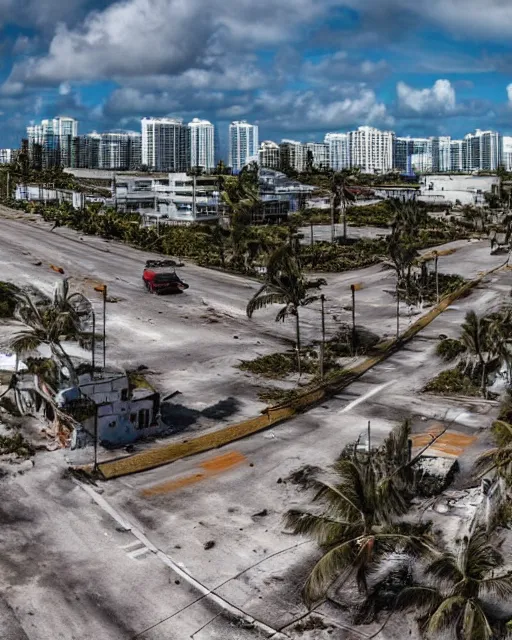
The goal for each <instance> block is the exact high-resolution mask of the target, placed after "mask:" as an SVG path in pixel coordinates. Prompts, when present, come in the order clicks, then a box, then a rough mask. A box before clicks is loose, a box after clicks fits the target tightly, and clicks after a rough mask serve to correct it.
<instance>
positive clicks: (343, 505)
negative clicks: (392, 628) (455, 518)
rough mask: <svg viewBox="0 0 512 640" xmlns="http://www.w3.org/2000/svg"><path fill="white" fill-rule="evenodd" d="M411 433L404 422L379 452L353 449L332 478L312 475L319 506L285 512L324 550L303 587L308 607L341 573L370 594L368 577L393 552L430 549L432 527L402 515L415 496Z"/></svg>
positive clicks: (290, 523)
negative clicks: (409, 445) (416, 522)
mask: <svg viewBox="0 0 512 640" xmlns="http://www.w3.org/2000/svg"><path fill="white" fill-rule="evenodd" d="M409 436H410V427H409V424H408V423H407V422H405V423H403V424H402V425H400V427H398V428H396V429H395V430H394V431H392V432H391V434H390V435H389V436H388V437H387V438H386V440H385V441H384V443H383V445H382V447H380V448H379V449H378V450H377V451H372V452H371V453H368V452H363V451H359V450H358V449H357V448H354V450H353V452H352V453H351V455H349V456H343V455H342V456H340V457H339V458H338V459H337V461H336V462H335V464H334V465H333V468H332V472H333V474H334V476H335V477H334V478H333V480H329V481H324V480H320V479H318V478H316V479H313V480H312V483H313V486H314V489H315V493H316V495H315V498H314V501H315V502H317V503H318V505H319V507H320V508H315V509H314V511H313V512H308V511H299V510H296V509H291V510H289V511H288V513H287V514H286V525H287V527H288V528H289V529H290V530H291V531H292V533H294V534H295V535H302V536H304V535H306V536H309V537H310V538H312V539H313V540H315V541H316V542H317V543H318V545H319V547H320V549H321V551H322V557H321V558H320V560H319V561H318V562H317V564H316V565H315V566H314V568H313V570H312V572H311V574H310V576H309V578H308V580H307V582H306V584H305V586H304V590H303V595H304V599H305V601H306V603H307V604H308V605H309V606H311V605H312V604H314V603H315V602H317V601H318V600H320V599H321V598H323V597H325V594H326V592H327V589H328V588H329V586H330V585H331V584H332V583H333V582H334V581H335V580H336V579H337V578H339V577H342V578H343V579H344V581H346V580H347V579H348V578H349V577H354V578H355V581H356V583H357V586H358V588H359V590H360V591H361V592H362V593H363V594H365V595H366V596H368V595H370V590H369V584H368V578H369V576H370V575H371V574H372V573H373V572H374V571H375V570H376V569H377V568H378V567H379V566H380V564H381V563H382V562H383V561H384V559H385V558H386V557H387V556H388V554H390V553H392V552H398V551H399V552H401V553H404V554H408V555H411V556H416V557H418V556H421V555H424V554H427V553H429V552H430V550H431V541H430V537H429V535H428V528H429V526H428V525H412V524H409V523H405V522H403V521H402V520H401V518H402V517H403V516H404V515H405V514H406V513H407V511H408V509H409V502H410V498H411V492H410V487H411V480H412V473H413V472H412V461H411V460H410V457H409V447H408V440H409Z"/></svg>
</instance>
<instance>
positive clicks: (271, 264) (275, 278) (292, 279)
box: [247, 245, 327, 375]
mask: <svg viewBox="0 0 512 640" xmlns="http://www.w3.org/2000/svg"><path fill="white" fill-rule="evenodd" d="M326 284H327V282H326V281H325V280H323V279H322V278H318V279H317V280H315V281H309V280H306V278H305V277H304V274H303V273H302V269H301V266H300V263H299V260H298V258H297V256H296V255H295V254H294V252H293V250H292V249H291V248H290V247H289V246H287V245H284V246H282V247H281V248H280V249H277V250H276V251H275V252H274V253H273V254H272V255H271V256H270V257H269V260H268V263H267V274H266V278H265V282H264V284H263V285H262V286H261V287H260V289H259V290H258V291H257V292H256V293H255V294H254V296H253V297H252V298H251V299H250V300H249V302H248V304H247V316H248V317H249V318H252V315H253V313H254V312H255V311H257V310H258V309H263V308H265V307H267V306H268V305H270V304H282V305H284V307H282V308H281V309H280V310H279V312H278V313H277V315H276V322H279V321H282V322H284V320H285V318H287V317H288V316H294V317H295V330H296V336H297V365H298V371H299V375H300V374H301V355H300V348H301V343H300V321H299V307H306V306H308V305H310V304H311V303H313V302H315V301H316V300H318V296H312V295H310V294H309V291H310V290H311V289H320V287H322V286H324V285H326Z"/></svg>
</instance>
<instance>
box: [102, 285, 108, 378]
mask: <svg viewBox="0 0 512 640" xmlns="http://www.w3.org/2000/svg"><path fill="white" fill-rule="evenodd" d="M106 362H107V285H106V284H105V285H103V369H105V366H106Z"/></svg>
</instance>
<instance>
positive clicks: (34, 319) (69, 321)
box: [11, 293, 81, 385]
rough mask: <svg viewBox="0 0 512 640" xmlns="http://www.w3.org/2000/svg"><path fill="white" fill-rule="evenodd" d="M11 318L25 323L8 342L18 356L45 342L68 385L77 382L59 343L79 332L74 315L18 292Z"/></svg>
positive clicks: (74, 337) (77, 334) (69, 359)
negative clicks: (64, 370)
mask: <svg viewBox="0 0 512 640" xmlns="http://www.w3.org/2000/svg"><path fill="white" fill-rule="evenodd" d="M14 315H15V318H16V319H17V320H18V321H19V322H21V323H22V324H24V325H25V329H23V330H22V331H20V332H18V333H17V334H16V335H15V336H14V337H13V339H12V341H11V348H12V349H13V351H14V352H15V353H16V354H18V355H20V354H22V353H27V352H30V351H33V350H35V349H37V348H38V347H39V346H40V345H42V344H45V345H48V347H49V348H50V351H51V353H52V356H53V357H54V358H55V359H56V360H57V362H59V363H60V365H61V366H65V367H66V369H67V370H68V372H69V378H70V381H71V383H72V384H74V385H76V384H78V377H77V375H76V372H75V369H74V366H73V363H72V361H71V358H70V357H69V355H68V354H67V353H66V351H65V349H64V347H63V346H62V340H70V339H77V338H78V337H79V336H80V334H81V329H80V326H79V325H78V322H77V319H76V317H75V314H74V313H72V312H71V311H70V310H66V311H64V310H62V309H61V308H59V306H58V305H55V304H52V305H38V304H36V303H35V301H34V300H33V299H32V298H31V297H30V296H29V295H28V294H26V293H20V294H18V305H17V307H16V310H15V314H14Z"/></svg>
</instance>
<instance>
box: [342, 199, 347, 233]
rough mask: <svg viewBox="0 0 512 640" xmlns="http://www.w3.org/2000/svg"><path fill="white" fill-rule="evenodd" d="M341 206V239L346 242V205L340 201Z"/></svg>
mask: <svg viewBox="0 0 512 640" xmlns="http://www.w3.org/2000/svg"><path fill="white" fill-rule="evenodd" d="M341 208H342V210H343V241H344V242H346V240H347V207H346V206H345V203H344V202H343V203H342V205H341Z"/></svg>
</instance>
